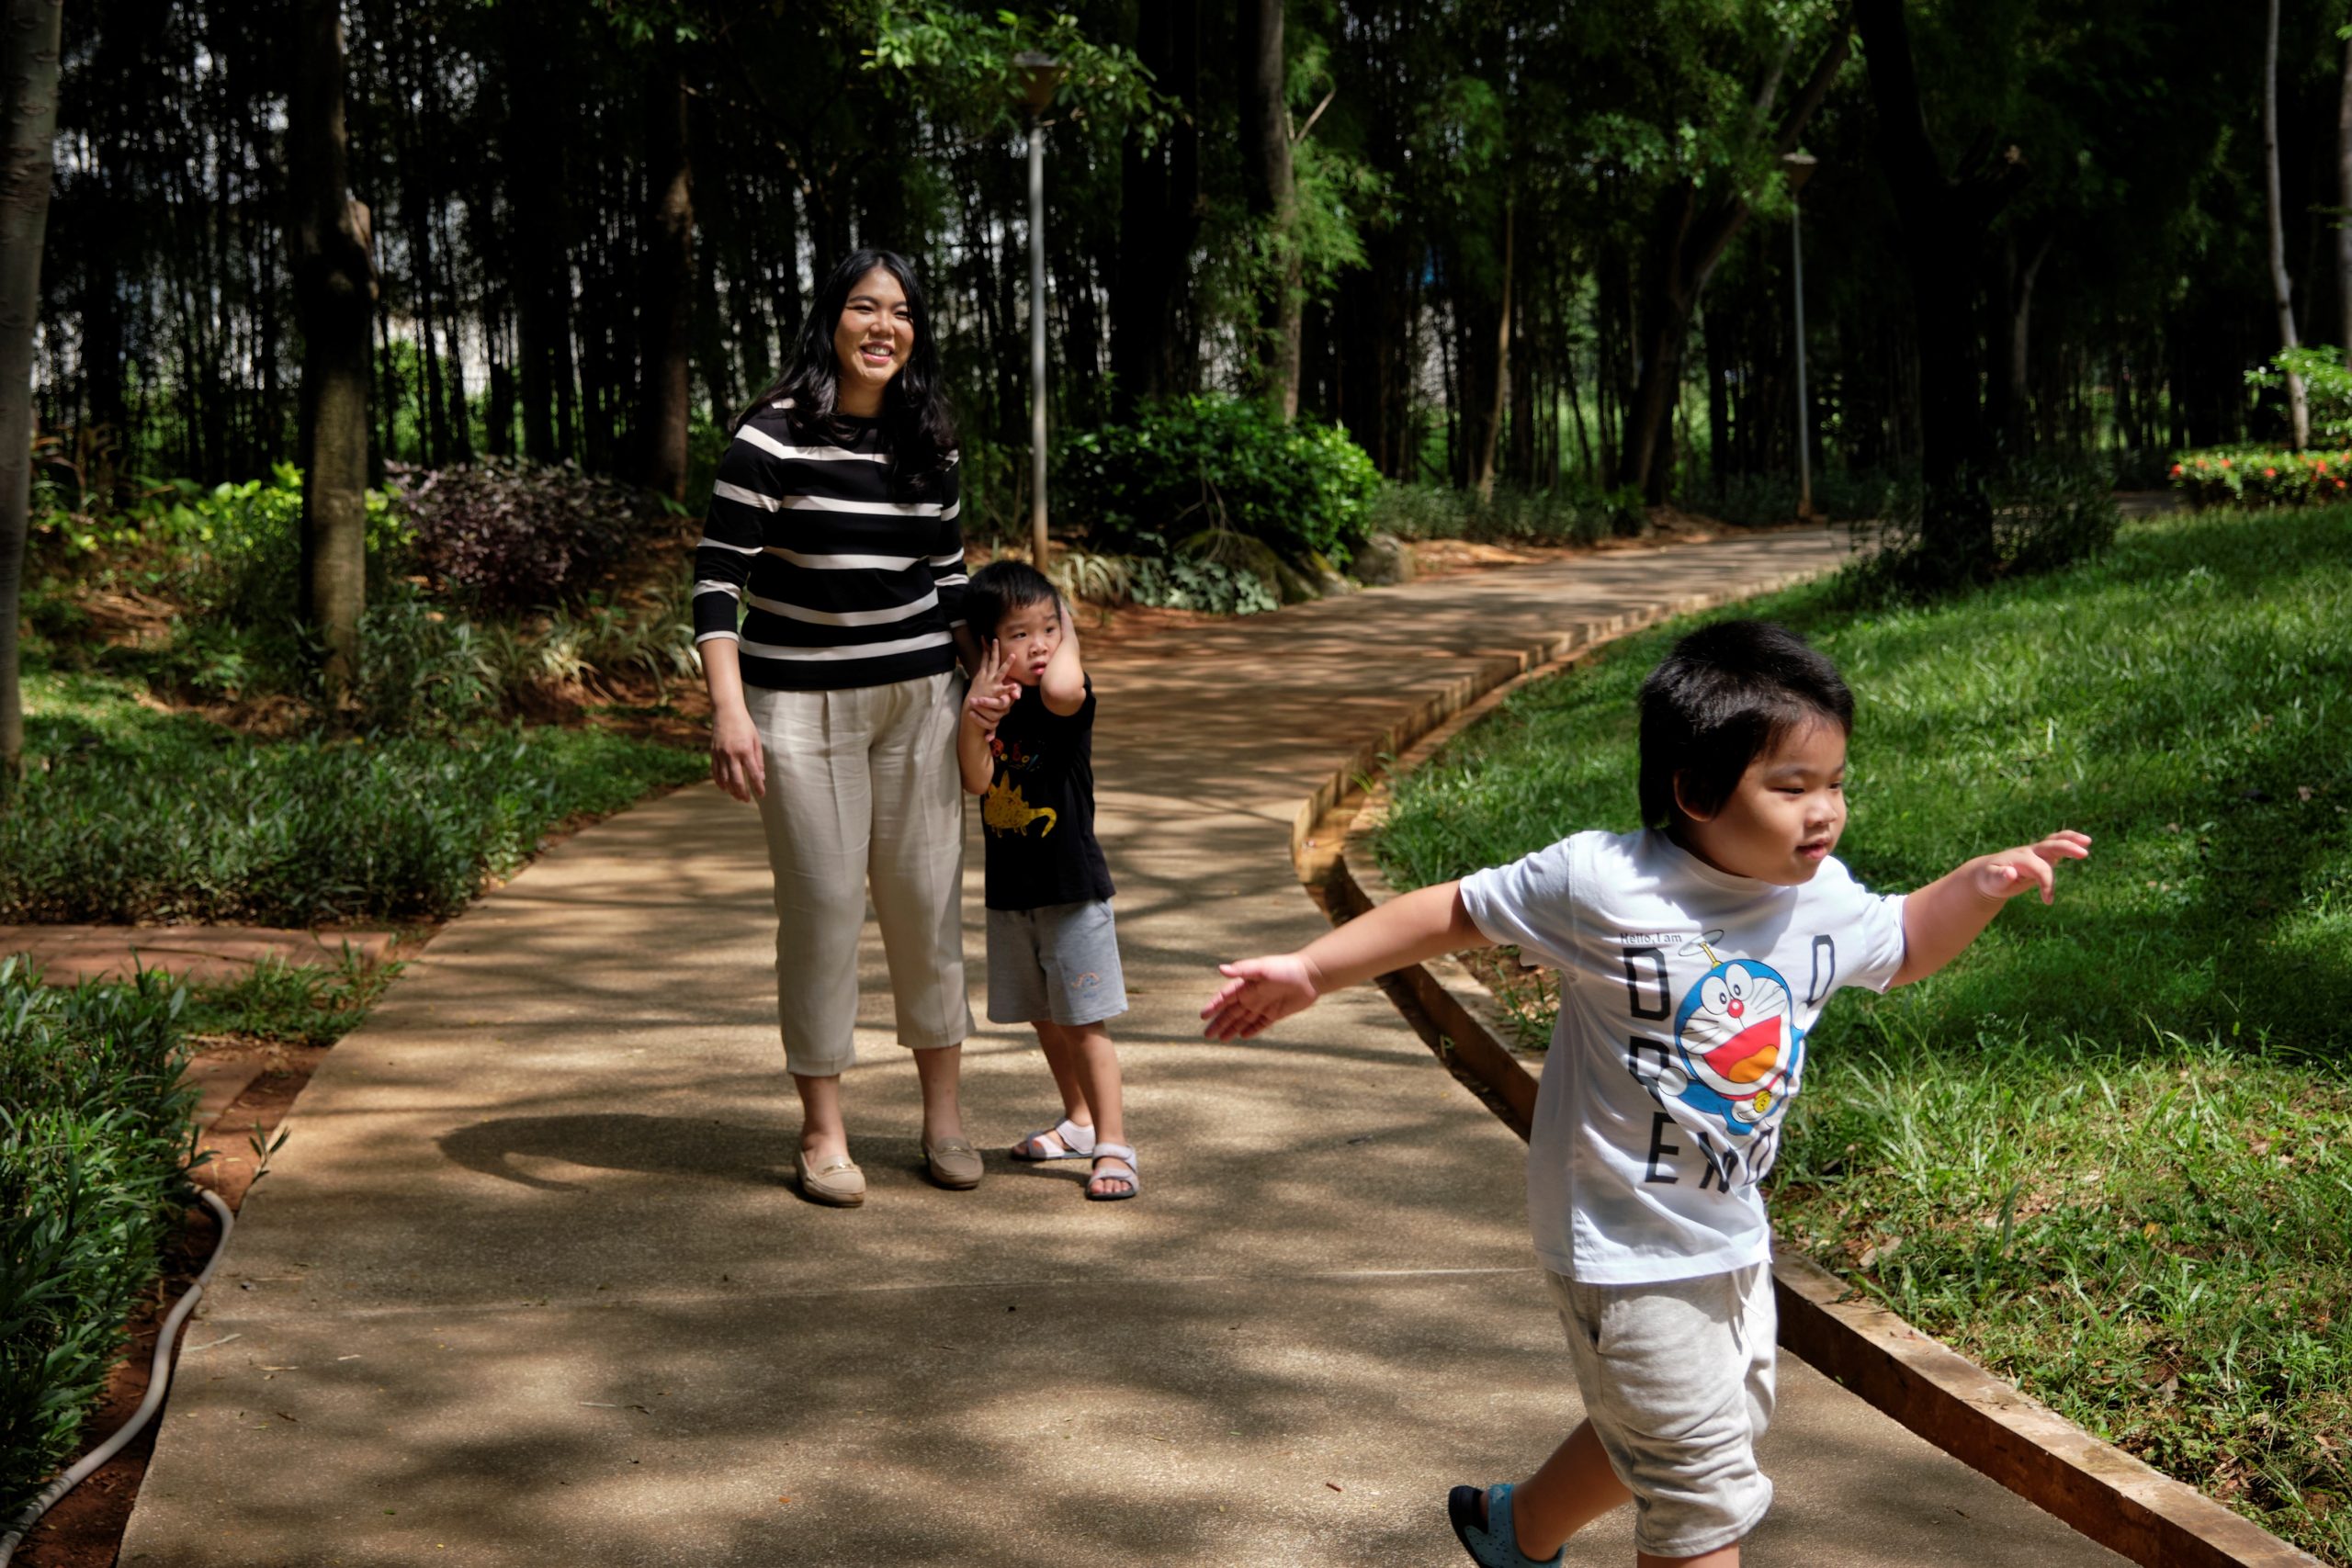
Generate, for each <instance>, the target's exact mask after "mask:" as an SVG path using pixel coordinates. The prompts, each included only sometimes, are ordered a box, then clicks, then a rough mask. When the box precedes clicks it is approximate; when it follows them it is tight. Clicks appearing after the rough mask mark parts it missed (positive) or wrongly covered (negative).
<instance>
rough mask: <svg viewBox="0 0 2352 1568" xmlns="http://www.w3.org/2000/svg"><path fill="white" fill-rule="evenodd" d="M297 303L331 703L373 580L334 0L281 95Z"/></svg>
mask: <svg viewBox="0 0 2352 1568" xmlns="http://www.w3.org/2000/svg"><path fill="white" fill-rule="evenodd" d="M286 147H287V158H288V164H289V165H290V167H289V169H288V179H287V190H288V196H289V197H290V198H291V202H292V207H293V212H292V222H291V223H290V224H289V226H288V231H289V236H290V238H291V239H292V241H293V258H292V259H293V266H294V294H295V310H296V314H297V316H298V317H299V319H300V322H301V329H302V445H301V459H300V460H301V465H302V577H301V596H302V602H301V605H300V610H301V615H302V617H303V619H304V620H306V621H308V622H309V623H310V624H311V626H315V627H316V628H317V629H318V631H319V634H320V637H321V639H322V641H323V642H324V644H325V646H326V664H325V668H324V671H323V673H324V676H325V682H326V691H327V696H328V699H329V701H330V702H340V701H341V700H342V699H343V698H344V697H345V696H346V695H347V694H349V692H350V690H351V687H352V684H353V682H355V681H356V679H357V676H358V671H359V616H360V614H361V612H362V611H363V610H364V608H365V607H366V600H367V591H368V559H367V542H368V508H367V492H368V324H369V318H370V316H371V315H372V314H373V313H374V308H375V300H376V269H375V265H374V261H373V257H372V254H371V246H370V244H369V235H368V209H367V208H365V207H364V206H362V205H361V204H360V203H358V202H357V201H355V200H353V199H352V197H351V195H350V191H349V188H348V172H347V158H346V143H345V132H344V119H343V21H342V17H341V6H340V5H339V4H338V0H303V5H302V7H301V12H300V17H299V21H298V32H297V42H296V51H295V60H294V80H293V83H292V85H291V89H290V91H289V93H288V114H287V130H286Z"/></svg>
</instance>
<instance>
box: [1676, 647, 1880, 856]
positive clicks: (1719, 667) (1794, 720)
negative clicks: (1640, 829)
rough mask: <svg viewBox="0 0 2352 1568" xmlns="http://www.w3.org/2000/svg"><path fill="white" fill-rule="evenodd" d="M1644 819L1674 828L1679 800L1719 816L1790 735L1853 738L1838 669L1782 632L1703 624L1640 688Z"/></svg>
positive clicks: (1849, 703)
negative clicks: (1826, 725)
mask: <svg viewBox="0 0 2352 1568" xmlns="http://www.w3.org/2000/svg"><path fill="white" fill-rule="evenodd" d="M1641 709H1642V776H1641V792H1642V820H1643V821H1644V822H1645V823H1646V824H1647V825H1649V826H1650V827H1653V828H1666V827H1671V826H1672V825H1673V823H1674V821H1675V818H1677V817H1679V815H1681V812H1680V809H1679V807H1677V806H1676V804H1675V795H1674V781H1675V779H1676V777H1677V776H1678V775H1679V776H1680V778H1681V780H1682V797H1683V799H1684V800H1686V801H1688V802H1689V803H1690V805H1691V807H1693V808H1695V809H1697V810H1700V811H1703V812H1706V813H1708V814H1710V815H1713V813H1714V812H1716V811H1718V810H1720V809H1721V808H1722V807H1723V804H1724V801H1726V800H1728V799H1730V798H1731V792H1732V790H1733V788H1734V787H1735V786H1736V785H1737V784H1738V783H1739V778H1740V775H1741V774H1742V773H1746V772H1747V765H1748V764H1749V763H1750V762H1753V761H1755V760H1756V759H1757V758H1758V757H1760V756H1762V755H1763V754H1764V753H1765V752H1767V751H1769V750H1771V749H1772V748H1773V747H1774V746H1775V745H1778V744H1779V743H1780V741H1781V738H1782V737H1784V736H1786V735H1788V734H1789V733H1791V732H1792V731H1793V730H1798V729H1802V728H1804V727H1805V726H1807V725H1809V724H1813V723H1816V722H1818V721H1820V720H1823V719H1828V720H1830V721H1832V722H1834V723H1835V724H1836V725H1837V726H1838V728H1840V729H1843V730H1844V731H1846V732H1847V733H1848V734H1849V735H1850V734H1852V733H1853V730H1854V694H1853V693H1851V692H1850V691H1848V690H1847V689H1846V680H1845V677H1844V676H1842V675H1840V674H1838V666H1837V665H1835V664H1833V663H1831V662H1830V661H1829V660H1828V658H1827V657H1826V655H1824V654H1822V653H1820V652H1819V651H1817V650H1816V649H1814V648H1813V647H1812V646H1811V645H1809V644H1808V643H1807V642H1806V641H1805V640H1804V638H1803V637H1799V636H1797V634H1796V633H1794V632H1792V631H1791V630H1789V629H1788V628H1787V627H1786V626H1775V625H1773V624H1772V623H1771V622H1770V621H1717V622H1716V623H1715V624H1714V625H1713V626H1701V627H1700V628H1699V629H1698V630H1697V631H1695V632H1692V633H1691V634H1690V635H1689V636H1688V637H1684V638H1682V639H1681V640H1680V641H1679V642H1677V643H1676V644H1675V645H1674V650H1673V651H1672V652H1671V653H1668V655H1667V656H1666V658H1665V659H1664V660H1661V661H1660V662H1659V664H1658V667H1657V669H1655V670H1653V671H1650V673H1649V678H1648V679H1647V680H1645V681H1644V682H1642V698H1641Z"/></svg>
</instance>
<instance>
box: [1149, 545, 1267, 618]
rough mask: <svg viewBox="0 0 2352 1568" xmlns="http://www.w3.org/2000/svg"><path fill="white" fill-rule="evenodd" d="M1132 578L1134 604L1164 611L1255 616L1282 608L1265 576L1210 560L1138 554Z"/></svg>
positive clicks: (1200, 557)
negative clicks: (1202, 611)
mask: <svg viewBox="0 0 2352 1568" xmlns="http://www.w3.org/2000/svg"><path fill="white" fill-rule="evenodd" d="M1128 579H1129V581H1130V583H1131V585H1132V592H1133V593H1134V595H1135V602H1136V604H1150V605H1154V606H1156V607H1158V608H1159V609H1163V610H1206V611H1208V612H1209V613H1210V614H1211V615H1261V614H1263V613H1264V612H1265V611H1268V610H1274V609H1279V608H1281V607H1282V602H1281V601H1280V600H1279V599H1277V598H1276V597H1275V596H1274V591H1273V590H1272V588H1270V587H1268V586H1267V585H1266V581H1265V579H1264V578H1262V577H1260V576H1259V575H1258V574H1257V573H1255V572H1253V571H1250V570H1247V569H1246V568H1243V567H1239V566H1235V565H1233V564H1231V563H1230V562H1227V561H1222V560H1218V559H1216V558H1214V557H1209V556H1175V557H1170V558H1165V559H1163V558H1160V557H1159V556H1139V557H1137V558H1136V559H1135V560H1133V561H1131V562H1129V563H1128Z"/></svg>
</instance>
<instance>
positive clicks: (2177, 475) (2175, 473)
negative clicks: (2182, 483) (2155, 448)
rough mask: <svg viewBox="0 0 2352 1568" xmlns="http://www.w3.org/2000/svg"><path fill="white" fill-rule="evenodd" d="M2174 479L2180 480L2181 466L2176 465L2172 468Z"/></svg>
mask: <svg viewBox="0 0 2352 1568" xmlns="http://www.w3.org/2000/svg"><path fill="white" fill-rule="evenodd" d="M2172 477H2173V478H2175V479H2178V478H2180V465H2179V464H2178V463H2175V464H2174V465H2173V466H2172Z"/></svg>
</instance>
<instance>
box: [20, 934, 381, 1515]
mask: <svg viewBox="0 0 2352 1568" xmlns="http://www.w3.org/2000/svg"><path fill="white" fill-rule="evenodd" d="M397 969H398V965H396V964H379V965H374V966H370V965H367V964H362V963H361V962H359V961H358V959H357V958H356V956H354V955H350V954H346V955H345V960H344V962H343V963H342V964H338V965H332V966H327V967H322V968H298V967H295V966H292V965H288V964H282V963H265V964H258V965H256V966H255V967H254V969H253V970H252V971H250V972H249V973H248V974H246V975H245V976H243V977H242V978H240V979H238V980H235V981H233V982H226V983H221V984H217V985H210V986H199V987H187V986H182V985H179V984H177V983H175V981H173V980H172V979H170V978H169V977H168V976H163V975H160V974H155V973H152V972H151V973H147V974H142V975H140V976H136V977H134V978H133V979H131V980H130V981H128V982H124V983H119V984H118V983H110V982H88V983H85V984H83V985H80V986H75V987H62V986H44V985H41V984H40V976H38V975H37V974H35V973H34V971H33V970H32V969H31V968H30V967H29V966H28V964H26V963H25V961H24V960H23V959H22V958H21V957H15V956H6V955H0V1517H11V1518H13V1517H15V1516H16V1514H17V1511H18V1510H19V1509H20V1508H21V1507H22V1506H24V1504H25V1503H26V1502H27V1501H28V1499H29V1498H30V1497H31V1496H32V1495H33V1494H35V1493H36V1492H38V1491H39V1490H40V1487H41V1486H42V1485H44V1484H45V1483H47V1481H48V1480H49V1478H50V1476H51V1475H52V1474H54V1473H55V1472H56V1470H57V1468H58V1466H59V1465H60V1464H61V1463H62V1462H63V1461H66V1460H67V1459H69V1458H70V1457H71V1456H72V1455H73V1454H74V1453H75V1452H77V1451H78V1450H81V1449H82V1448H84V1447H86V1446H87V1438H88V1437H89V1436H90V1435H89V1434H85V1432H84V1431H83V1423H84V1421H85V1418H86V1417H87V1416H88V1414H89V1411H90V1410H91V1408H92V1407H93V1406H94V1405H95V1404H96V1403H97V1400H98V1398H99V1396H100V1394H101V1393H103V1391H104V1389H105V1386H106V1380H107V1373H108V1371H109V1370H110V1369H111V1368H112V1366H113V1364H114V1361H115V1359H116V1357H117V1356H118V1354H119V1352H120V1350H121V1348H122V1332H123V1327H124V1324H125V1322H126V1320H127V1319H128V1318H129V1317H130V1314H132V1312H133V1311H134V1309H136V1308H137V1307H138V1306H139V1304H140V1303H141V1301H142V1300H143V1299H145V1298H146V1297H147V1295H148V1294H149V1292H152V1291H153V1289H154V1287H155V1283H156V1280H157V1276H158V1273H159V1270H160V1268H161V1261H162V1257H163V1254H164V1249H165V1248H166V1247H167V1246H168V1245H169V1244H170V1242H171V1240H172V1237H173V1235H175V1232H176V1230H177V1227H178V1225H179V1222H180V1216H181V1214H182V1213H183V1212H184V1211H185V1210H186V1209H187V1205H188V1203H189V1202H190V1201H191V1200H192V1198H193V1193H192V1191H191V1190H190V1186H189V1183H188V1180H187V1172H188V1170H189V1169H190V1167H191V1158H192V1156H193V1154H194V1148H195V1145H194V1140H193V1137H192V1135H191V1133H190V1130H189V1122H188V1113H189V1111H190V1110H191V1108H192V1107H193V1104H194V1101H195V1099H196V1094H195V1091H194V1089H190V1088H187V1087H185V1086H183V1085H182V1083H181V1082H180V1074H181V1071H182V1069H183V1068H184V1067H185V1066H186V1065H187V1056H188V1051H189V1048H190V1047H191V1046H192V1045H193V1044H195V1043H199V1042H201V1041H202V1040H204V1039H205V1038H207V1037H219V1036H227V1037H232V1038H234V1039H237V1040H240V1041H243V1042H249V1043H250V1042H266V1043H273V1044H288V1045H328V1044H332V1043H334V1042H335V1041H336V1040H338V1039H340V1038H341V1037H342V1036H343V1035H344V1034H345V1033H346V1032H349V1031H350V1030H351V1029H353V1028H354V1027H356V1025H357V1024H358V1023H359V1022H360V1021H361V1020H363V1019H364V1018H365V1017H366V1016H367V1012H368V1008H369V1007H370V1006H371V1005H372V1004H373V1003H374V1001H375V999H376V998H377V996H378V995H379V994H380V992H381V991H382V989H383V987H384V986H385V985H386V984H388V983H389V982H390V979H391V978H392V976H393V975H394V974H395V973H396V972H397Z"/></svg>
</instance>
